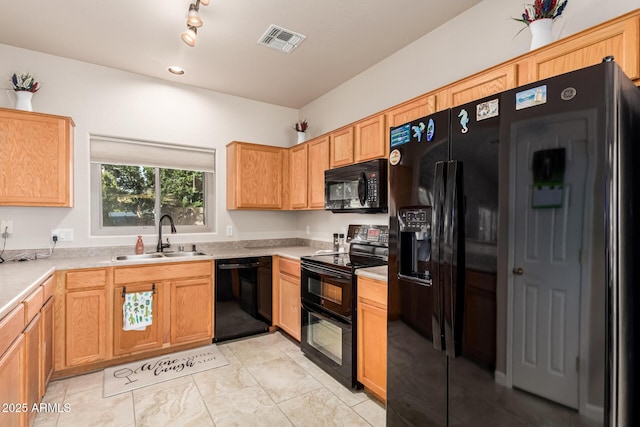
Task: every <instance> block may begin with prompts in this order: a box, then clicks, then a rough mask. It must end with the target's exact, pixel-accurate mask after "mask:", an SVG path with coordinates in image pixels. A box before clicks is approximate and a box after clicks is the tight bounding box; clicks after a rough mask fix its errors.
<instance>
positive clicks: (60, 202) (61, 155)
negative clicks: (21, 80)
mask: <svg viewBox="0 0 640 427" xmlns="http://www.w3.org/2000/svg"><path fill="white" fill-rule="evenodd" d="M74 126H75V125H74V123H73V120H72V119H71V118H69V117H61V116H52V115H49V114H40V113H32V112H26V111H19V110H11V109H5V108H0V150H1V152H2V156H0V206H62V207H71V206H73V128H74Z"/></svg>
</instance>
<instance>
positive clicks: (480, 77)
mask: <svg viewBox="0 0 640 427" xmlns="http://www.w3.org/2000/svg"><path fill="white" fill-rule="evenodd" d="M514 87H516V65H515V64H508V65H505V66H502V67H498V68H495V69H492V70H489V71H485V72H482V73H480V74H477V75H475V76H471V77H469V78H467V79H464V80H461V81H459V82H457V83H454V84H453V85H451V86H450V87H448V88H447V89H446V90H445V91H444V94H443V95H444V99H443V102H442V105H440V104H441V103H440V99H438V109H444V108H452V107H455V106H458V105H462V104H466V103H467V102H471V101H475V100H476V99H480V98H484V97H485V96H490V95H494V94H497V93H500V92H503V91H505V90H508V89H513V88H514ZM441 107H442V108H441Z"/></svg>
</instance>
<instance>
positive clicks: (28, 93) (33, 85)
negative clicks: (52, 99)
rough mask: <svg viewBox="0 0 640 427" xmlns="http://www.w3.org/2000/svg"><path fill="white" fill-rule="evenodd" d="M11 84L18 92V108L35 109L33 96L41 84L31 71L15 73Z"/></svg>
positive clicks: (15, 91)
mask: <svg viewBox="0 0 640 427" xmlns="http://www.w3.org/2000/svg"><path fill="white" fill-rule="evenodd" d="M11 84H12V85H13V90H14V93H15V94H16V109H18V110H25V111H33V108H32V106H31V98H32V97H33V94H34V93H36V92H37V91H38V90H39V89H40V84H39V83H38V82H37V81H36V80H35V79H34V78H33V76H32V75H31V74H29V73H22V74H16V73H13V75H12V76H11Z"/></svg>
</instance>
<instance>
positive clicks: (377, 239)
mask: <svg viewBox="0 0 640 427" xmlns="http://www.w3.org/2000/svg"><path fill="white" fill-rule="evenodd" d="M347 242H348V243H350V242H368V243H370V244H377V245H382V246H387V245H388V244H389V227H388V226H386V225H353V224H352V225H349V231H348V232H347Z"/></svg>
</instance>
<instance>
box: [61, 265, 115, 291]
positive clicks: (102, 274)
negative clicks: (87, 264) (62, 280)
mask: <svg viewBox="0 0 640 427" xmlns="http://www.w3.org/2000/svg"><path fill="white" fill-rule="evenodd" d="M107 276H108V274H107V269H105V268H100V269H86V270H84V269H83V270H70V271H68V272H67V273H66V288H67V290H70V291H71V290H82V289H88V288H104V287H105V286H106V285H107Z"/></svg>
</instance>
